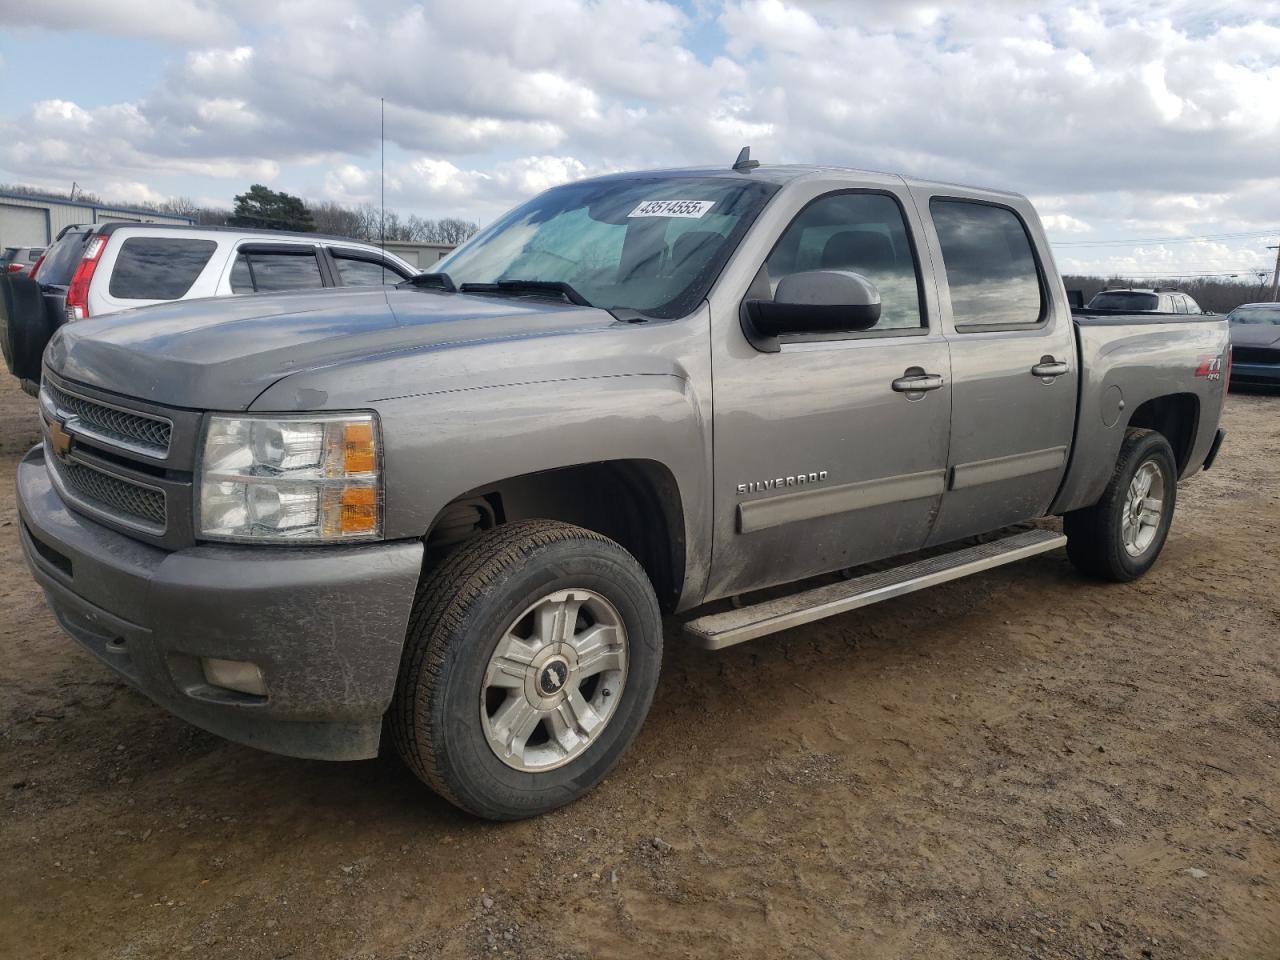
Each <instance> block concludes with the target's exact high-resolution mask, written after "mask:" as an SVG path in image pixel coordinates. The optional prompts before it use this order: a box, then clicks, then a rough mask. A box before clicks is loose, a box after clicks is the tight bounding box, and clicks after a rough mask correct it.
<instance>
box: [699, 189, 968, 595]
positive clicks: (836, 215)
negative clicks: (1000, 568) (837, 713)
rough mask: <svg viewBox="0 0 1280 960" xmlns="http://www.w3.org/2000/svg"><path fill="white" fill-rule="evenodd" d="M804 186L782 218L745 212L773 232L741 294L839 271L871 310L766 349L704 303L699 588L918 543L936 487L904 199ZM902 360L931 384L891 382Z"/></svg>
mask: <svg viewBox="0 0 1280 960" xmlns="http://www.w3.org/2000/svg"><path fill="white" fill-rule="evenodd" d="M813 186H814V191H813V194H812V195H811V196H809V197H807V198H804V197H801V198H797V200H796V201H794V203H795V207H794V208H792V209H791V210H788V211H786V212H785V213H783V214H779V213H778V212H777V211H771V214H772V217H771V218H770V219H771V220H773V221H775V222H776V220H777V218H778V217H779V216H786V217H787V218H788V219H787V220H786V221H783V223H781V224H778V225H777V226H774V227H772V228H770V227H769V225H768V222H767V221H766V220H765V218H762V221H761V223H759V224H758V225H757V227H758V228H759V229H760V230H765V231H769V233H768V234H767V235H769V236H777V237H778V240H777V243H776V244H774V245H773V247H772V249H770V250H768V251H767V252H763V253H757V254H756V258H755V260H754V262H751V263H749V264H748V265H747V267H746V269H749V270H754V271H757V272H756V273H755V274H754V275H755V276H756V277H757V280H756V282H755V283H754V284H753V285H752V288H753V289H752V293H751V295H752V296H754V297H768V296H771V295H772V292H773V291H774V290H775V289H776V287H777V283H778V281H779V280H780V279H781V278H782V277H784V276H786V275H788V274H791V273H796V272H800V271H806V270H822V269H826V270H849V271H853V272H855V273H859V274H862V275H863V276H865V277H866V278H868V279H869V280H871V281H872V283H874V284H875V285H876V287H877V288H878V289H879V291H880V295H881V299H882V310H881V316H880V319H879V320H878V321H877V323H876V324H875V325H874V326H873V327H871V328H870V329H867V330H863V331H861V332H848V333H838V334H831V333H826V334H815V335H808V336H806V335H804V334H803V333H800V334H792V335H788V336H785V337H782V338H779V340H780V342H779V344H778V348H777V350H776V352H768V351H762V350H759V349H757V348H756V347H755V346H753V345H752V343H751V342H750V341H749V340H748V338H747V336H746V335H745V334H744V332H743V328H742V326H741V324H740V322H739V315H738V313H737V309H736V308H738V307H740V304H737V305H728V304H725V305H723V306H722V307H720V309H718V310H715V323H716V327H715V328H714V332H713V346H712V349H713V354H712V362H713V367H714V389H715V404H714V424H715V431H714V441H713V442H714V450H715V500H716V509H715V532H714V550H713V559H712V565H711V576H710V580H709V583H708V599H710V598H714V597H721V596H726V595H732V594H736V593H741V592H744V591H747V590H753V589H757V588H761V587H767V586H771V585H774V584H778V583H784V582H788V581H793V580H797V579H800V578H803V577H806V576H810V575H813V574H818V573H823V572H828V571H832V570H838V569H841V568H844V567H850V566H855V565H857V564H861V563H866V562H868V561H871V560H875V559H880V558H883V557H888V556H892V555H895V554H899V553H904V552H908V551H911V550H915V549H918V548H919V547H921V546H923V545H924V543H925V540H926V539H927V538H928V535H929V531H930V527H931V525H932V523H933V520H934V517H935V515H936V512H937V510H938V506H939V503H940V500H941V497H942V493H943V490H944V486H945V477H946V471H945V468H946V462H947V448H948V441H949V429H950V416H951V383H950V381H951V376H950V374H951V370H950V358H949V354H948V349H947V342H946V340H945V339H944V337H943V335H942V331H941V329H940V327H939V325H938V320H937V306H936V291H935V290H934V289H933V285H932V283H926V280H925V278H926V276H928V273H927V268H926V267H922V264H921V261H920V257H919V252H920V251H921V250H923V249H924V247H923V241H922V240H918V239H917V238H918V237H920V236H921V232H922V231H921V225H920V223H919V221H918V216H917V214H916V213H915V208H914V206H913V205H912V203H911V200H910V198H909V196H908V195H907V192H906V190H905V188H904V187H903V186H902V184H901V181H898V180H896V179H895V178H889V177H885V178H883V180H881V181H880V182H877V183H875V184H874V185H873V186H870V187H867V188H861V187H859V188H856V189H838V188H837V187H838V186H839V185H838V184H831V183H828V184H826V185H825V189H823V185H821V184H814V185H813ZM845 186H852V185H851V184H849V185H845ZM774 230H776V231H778V232H772V231H774ZM742 254H746V250H745V249H744V251H742V252H741V254H740V255H742ZM736 266H737V264H735V267H736ZM760 267H763V268H764V271H765V272H764V273H763V274H761V273H759V272H758V271H759V268H760ZM742 275H746V276H749V275H752V274H742ZM765 282H767V283H768V289H767V290H765V289H764V286H763V284H764V283H765ZM716 306H717V305H716V304H715V303H713V308H714V307H716ZM726 308H727V309H726ZM913 371H914V372H915V373H927V374H932V375H935V376H934V379H935V380H936V381H938V382H937V385H936V386H934V387H933V388H931V389H929V390H925V391H919V392H910V393H908V392H901V382H900V383H899V386H898V387H896V388H895V385H894V384H895V381H902V379H903V378H904V376H910V375H912V374H913Z"/></svg>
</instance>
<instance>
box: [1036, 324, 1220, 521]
mask: <svg viewBox="0 0 1280 960" xmlns="http://www.w3.org/2000/svg"><path fill="white" fill-rule="evenodd" d="M1071 315H1072V319H1073V320H1074V322H1075V333H1076V355H1077V357H1078V358H1079V364H1080V372H1079V376H1080V378H1081V383H1080V390H1079V393H1078V396H1079V398H1080V399H1079V404H1080V409H1079V414H1078V417H1077V420H1076V436H1075V440H1074V442H1073V444H1072V447H1071V456H1070V461H1069V463H1068V467H1067V473H1066V476H1065V478H1064V479H1063V483H1062V487H1061V489H1060V490H1059V491H1058V496H1057V498H1056V499H1055V501H1054V504H1053V508H1052V512H1053V513H1056V514H1061V513H1066V512H1068V511H1071V510H1076V509H1079V508H1081V507H1086V506H1089V505H1090V504H1092V503H1095V502H1096V501H1097V499H1098V497H1099V496H1101V494H1102V491H1103V488H1104V487H1105V486H1106V484H1107V480H1108V478H1109V477H1110V475H1111V468H1112V466H1113V465H1114V464H1115V462H1116V457H1117V455H1118V453H1119V450H1120V444H1121V442H1122V441H1123V439H1124V432H1125V428H1126V427H1129V426H1139V427H1150V428H1154V429H1162V432H1166V435H1169V434H1172V435H1171V436H1170V443H1172V444H1173V447H1174V453H1175V455H1176V456H1177V458H1178V472H1179V477H1180V478H1182V479H1185V478H1187V477H1189V476H1191V475H1192V474H1194V473H1195V472H1197V471H1198V470H1200V468H1201V467H1202V466H1203V464H1204V462H1205V458H1206V457H1208V455H1209V451H1210V450H1211V449H1212V448H1213V445H1214V439H1215V436H1216V433H1215V430H1214V429H1212V425H1216V424H1217V423H1218V420H1219V416H1220V414H1221V411H1222V403H1223V398H1224V395H1225V393H1226V372H1227V371H1226V358H1227V348H1228V345H1229V342H1230V337H1229V334H1228V331H1227V321H1226V317H1224V316H1220V315H1217V314H1181V313H1176V314H1175V313H1123V312H1119V311H1112V310H1089V309H1080V308H1077V309H1073V310H1072V311H1071ZM1157 397H1159V398H1162V399H1160V400H1159V401H1156V400H1155V399H1154V398H1157ZM1175 423H1177V424H1186V425H1188V426H1186V428H1185V429H1182V430H1181V432H1180V431H1179V429H1175V428H1174V426H1173V425H1174V424H1175Z"/></svg>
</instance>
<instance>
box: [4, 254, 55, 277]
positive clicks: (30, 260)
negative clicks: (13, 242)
mask: <svg viewBox="0 0 1280 960" xmlns="http://www.w3.org/2000/svg"><path fill="white" fill-rule="evenodd" d="M42 256H44V247H5V248H4V251H3V252H0V272H3V273H25V274H26V275H27V276H31V270H32V268H33V267H34V266H36V264H38V263H39V262H40V258H41V257H42Z"/></svg>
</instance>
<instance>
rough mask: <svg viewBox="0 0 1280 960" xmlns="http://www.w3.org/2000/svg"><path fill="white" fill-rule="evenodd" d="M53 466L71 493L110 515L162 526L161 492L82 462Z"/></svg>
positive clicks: (162, 503) (158, 526) (163, 523)
mask: <svg viewBox="0 0 1280 960" xmlns="http://www.w3.org/2000/svg"><path fill="white" fill-rule="evenodd" d="M56 469H57V470H58V473H59V474H60V475H61V476H62V480H63V482H64V483H65V484H66V485H67V487H68V489H69V490H70V491H71V493H72V494H74V495H75V496H77V497H79V498H80V499H82V500H85V501H86V502H87V503H88V504H89V505H90V506H93V507H96V508H97V509H99V510H101V511H103V512H104V513H107V514H109V515H112V516H116V517H121V518H123V519H125V520H133V521H134V522H140V523H144V524H147V525H148V526H151V527H157V528H159V529H160V530H163V529H164V527H165V509H164V492H163V491H161V490H155V489H152V488H151V487H144V486H141V485H139V484H136V483H132V482H130V481H128V480H122V479H120V478H119V477H115V476H112V475H111V474H109V473H103V472H102V471H101V470H96V469H94V468H93V467H89V466H86V465H85V464H83V463H58V464H57V467H56Z"/></svg>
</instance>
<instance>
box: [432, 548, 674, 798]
mask: <svg viewBox="0 0 1280 960" xmlns="http://www.w3.org/2000/svg"><path fill="white" fill-rule="evenodd" d="M570 588H577V589H586V590H592V591H594V592H596V593H598V594H600V595H601V596H603V597H605V598H606V599H607V600H608V601H609V602H610V603H612V604H613V606H614V607H615V609H617V611H618V614H619V615H620V616H621V618H622V622H623V624H624V626H625V627H626V633H627V661H628V662H627V678H626V682H625V684H624V686H623V690H622V696H621V699H620V701H619V703H618V705H617V707H615V708H614V713H613V715H612V716H611V717H610V718H609V722H608V724H607V725H606V726H605V728H604V730H603V731H601V733H600V736H599V739H597V740H596V741H595V742H594V743H592V744H591V745H590V746H589V747H588V748H587V749H586V750H585V751H584V752H583V753H582V754H581V755H580V756H578V757H576V758H575V759H574V760H572V761H571V762H569V763H567V764H565V765H564V766H562V767H557V768H555V769H553V770H548V771H544V772H540V773H528V772H524V771H520V770H515V769H513V768H512V767H509V766H507V764H505V763H504V762H503V761H502V760H500V759H499V758H498V757H497V755H495V754H494V752H493V749H492V748H491V747H490V746H489V742H488V739H487V738H486V737H485V733H484V728H483V725H482V723H481V720H480V692H481V686H482V684H483V681H484V674H485V670H486V668H487V667H488V663H489V657H490V656H491V655H492V653H493V650H494V648H495V647H496V646H497V643H498V640H499V639H500V638H501V636H502V634H503V633H504V632H505V631H506V630H507V628H508V627H510V626H511V624H512V622H513V621H514V620H515V618H516V617H517V616H518V615H519V614H520V613H522V612H523V611H524V610H526V609H527V608H528V607H529V606H530V605H531V604H533V603H536V602H537V601H538V600H540V599H542V598H543V597H545V596H547V595H548V594H550V593H554V592H556V591H557V590H565V589H570ZM439 639H441V640H442V641H443V642H445V643H446V644H447V645H448V648H447V655H446V658H445V666H444V672H443V674H442V678H441V679H442V683H441V686H440V688H439V689H438V691H437V696H436V697H435V698H434V702H433V703H432V704H431V714H430V723H431V724H432V727H433V734H434V736H433V739H434V741H435V743H436V745H437V751H438V752H437V757H438V768H437V769H438V773H439V775H440V776H441V777H443V778H444V779H445V781H446V783H447V784H448V786H449V788H450V791H451V792H452V793H453V794H454V795H455V796H456V798H457V799H458V801H460V803H461V804H462V805H463V806H464V807H465V808H466V809H469V810H471V811H473V812H475V813H478V814H480V815H483V816H488V817H491V818H495V819H511V818H516V817H522V816H529V815H531V814H534V813H540V812H543V811H545V810H548V809H551V808H554V807H557V806H560V805H562V804H564V803H568V802H570V801H571V800H573V799H575V798H576V797H578V796H580V795H581V794H583V793H585V792H586V791H587V790H589V789H590V788H591V787H593V786H594V785H595V784H596V783H598V782H599V781H600V780H601V779H602V778H603V777H604V776H605V775H606V774H607V773H608V772H609V770H610V769H612V767H613V766H614V764H615V763H617V761H618V760H619V759H620V757H621V756H622V753H623V752H624V751H625V750H626V748H627V747H628V746H629V745H630V743H631V741H632V740H633V739H634V737H635V735H636V733H637V732H638V730H639V728H640V726H641V724H642V723H643V722H644V718H645V716H646V715H647V714H648V711H649V706H650V704H651V702H652V700H653V694H654V690H655V689H656V688H657V683H658V673H659V670H660V668H661V664H662V621H661V616H660V614H659V612H658V607H657V600H656V598H655V597H654V594H653V589H652V587H651V586H650V585H649V581H648V579H647V578H646V577H645V575H644V573H643V571H642V570H641V569H640V567H639V565H638V564H637V563H636V562H635V561H634V560H633V559H632V558H631V557H630V555H629V554H627V553H626V552H625V551H623V550H622V548H621V547H616V546H613V545H610V544H606V543H602V542H600V541H599V540H595V539H586V538H584V539H582V540H567V541H566V540H562V541H558V542H556V543H553V544H549V545H547V546H545V547H542V548H540V549H539V550H538V551H537V553H536V554H535V556H534V558H532V559H531V560H530V562H527V563H524V564H520V565H518V566H512V567H509V568H508V569H507V570H505V571H504V573H503V574H502V575H500V576H499V577H497V578H495V580H494V582H493V583H491V584H490V585H489V586H488V587H487V588H486V589H485V590H484V591H483V593H482V594H481V595H480V597H479V598H478V600H477V601H476V602H473V603H472V604H471V607H470V609H469V610H467V611H466V613H465V614H464V615H463V617H462V618H461V620H460V622H459V623H458V624H457V627H456V628H455V629H453V630H450V631H449V634H448V635H447V636H445V637H441V638H439Z"/></svg>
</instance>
